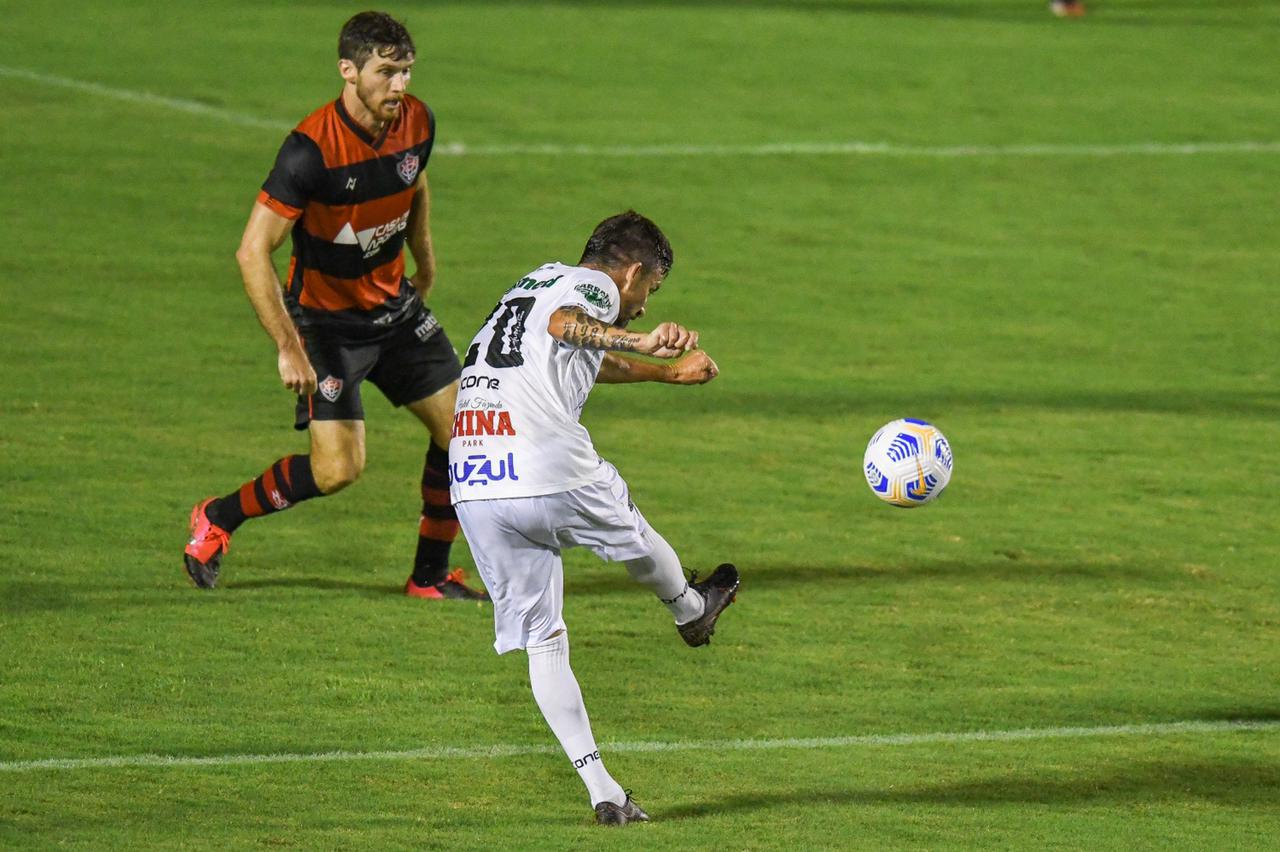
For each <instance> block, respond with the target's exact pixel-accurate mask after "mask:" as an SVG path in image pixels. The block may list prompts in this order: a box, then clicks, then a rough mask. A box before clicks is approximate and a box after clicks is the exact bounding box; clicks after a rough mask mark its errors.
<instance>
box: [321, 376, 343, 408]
mask: <svg viewBox="0 0 1280 852" xmlns="http://www.w3.org/2000/svg"><path fill="white" fill-rule="evenodd" d="M319 390H320V395H321V396H322V397H324V398H325V399H327V400H329V401H330V402H337V401H338V395H339V394H341V393H342V379H335V378H334V377H333V376H325V377H324V378H323V379H322V380H321V381H320V384H319Z"/></svg>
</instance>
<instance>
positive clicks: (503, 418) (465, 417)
mask: <svg viewBox="0 0 1280 852" xmlns="http://www.w3.org/2000/svg"><path fill="white" fill-rule="evenodd" d="M515 433H516V430H515V428H514V427H513V426H512V425H511V414H510V412H507V411H472V410H470V409H468V410H466V411H459V412H458V413H457V415H456V416H455V417H454V418H453V436H452V437H454V438H469V437H473V436H475V435H514V434H515Z"/></svg>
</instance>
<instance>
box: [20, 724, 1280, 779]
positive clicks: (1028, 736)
mask: <svg viewBox="0 0 1280 852" xmlns="http://www.w3.org/2000/svg"><path fill="white" fill-rule="evenodd" d="M1242 731H1262V732H1272V731H1280V721H1214V722H1196V721H1190V722H1157V723H1151V724H1137V725H1104V726H1100V727H1091V728H1083V727H1076V728H1020V729H1016V730H1010V731H957V732H951V733H945V732H944V733H930V734H863V735H859V736H845V737H813V738H809V739H760V740H674V741H670V742H614V743H600V750H601V751H602V752H604V753H606V754H608V753H609V752H620V751H630V752H671V751H769V750H776V749H818V748H858V747H873V746H911V745H938V744H942V743H985V742H1019V741H1023V740H1057V739H1069V738H1077V737H1152V736H1164V735H1176V734H1204V733H1236V732H1242ZM559 753H560V749H559V747H557V746H554V745H551V744H543V745H514V744H506V745H504V744H497V745H491V746H462V747H454V746H438V747H432V748H415V749H405V750H403V751H325V752H315V753H310V754H307V753H281V754H225V755H215V756H211V757H184V756H181V755H163V754H134V755H119V756H115V757H72V758H47V759H44V760H11V761H4V762H0V772H31V771H35V770H42V769H43V770H55V769H62V770H71V769H116V768H121V767H148V768H151V767H171V766H244V765H250V764H258V763H332V762H338V761H356V760H449V759H455V758H462V759H473V760H474V759H477V758H479V759H484V758H498V757H512V756H516V755H525V754H559Z"/></svg>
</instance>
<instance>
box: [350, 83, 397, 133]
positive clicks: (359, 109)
mask: <svg viewBox="0 0 1280 852" xmlns="http://www.w3.org/2000/svg"><path fill="white" fill-rule="evenodd" d="M342 108H343V109H345V110H346V111H347V115H349V116H351V120H352V121H354V122H355V123H356V124H358V125H360V127H361V129H363V130H364V132H365V133H368V134H369V136H371V137H372V138H374V139H379V138H381V136H382V131H384V130H386V129H387V124H388V123H389V122H386V121H378V119H377V118H375V117H374V115H373V113H371V112H369V108H368V107H366V106H365V105H364V101H362V100H360V98H359V97H357V95H356V90H355V89H354V88H352V87H351V86H346V87H344V88H343V90H342Z"/></svg>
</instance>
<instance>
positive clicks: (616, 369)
mask: <svg viewBox="0 0 1280 852" xmlns="http://www.w3.org/2000/svg"><path fill="white" fill-rule="evenodd" d="M719 374H720V368H719V367H717V366H716V362H715V361H712V360H711V356H709V355H707V353H705V352H703V351H702V350H701V349H698V350H695V351H693V352H690V353H689V354H687V355H685V356H684V357H682V358H678V359H677V360H675V361H644V360H641V359H639V358H633V357H630V356H627V355H619V354H618V353H616V352H607V353H605V356H604V361H603V362H602V363H601V364H600V372H599V373H598V374H597V375H596V381H597V382H600V383H601V384H608V385H620V384H625V383H627V382H666V383H667V384H672V385H703V384H706V383H707V382H709V381H711V380H712V379H714V378H715V377H716V376H717V375H719Z"/></svg>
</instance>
